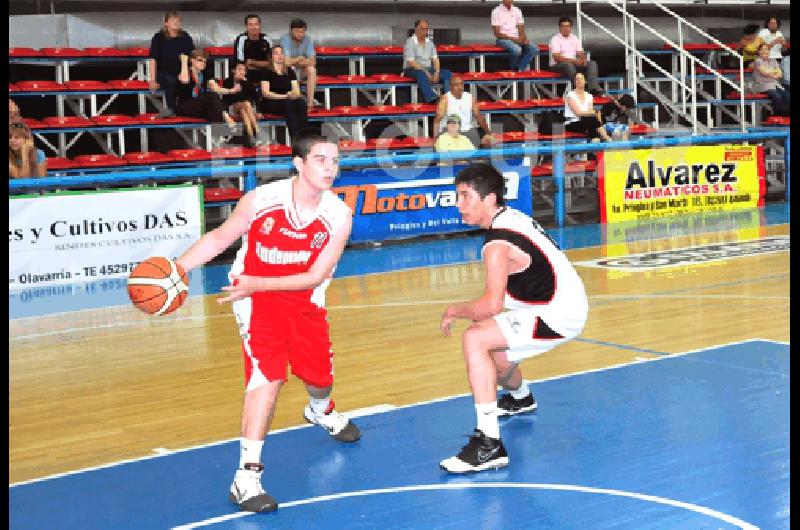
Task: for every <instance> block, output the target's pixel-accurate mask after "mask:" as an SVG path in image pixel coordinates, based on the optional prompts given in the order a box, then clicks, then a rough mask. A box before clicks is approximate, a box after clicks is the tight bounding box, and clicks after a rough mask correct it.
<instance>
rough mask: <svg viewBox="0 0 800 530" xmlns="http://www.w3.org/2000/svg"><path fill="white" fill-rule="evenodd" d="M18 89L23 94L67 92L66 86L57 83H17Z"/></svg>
mask: <svg viewBox="0 0 800 530" xmlns="http://www.w3.org/2000/svg"><path fill="white" fill-rule="evenodd" d="M17 89H19V90H21V91H23V92H55V91H60V90H66V89H65V87H64V85H62V84H61V83H56V82H55V81H17Z"/></svg>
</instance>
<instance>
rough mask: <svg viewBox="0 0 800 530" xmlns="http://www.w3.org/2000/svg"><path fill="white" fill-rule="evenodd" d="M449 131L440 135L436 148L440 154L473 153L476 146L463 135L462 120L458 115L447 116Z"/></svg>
mask: <svg viewBox="0 0 800 530" xmlns="http://www.w3.org/2000/svg"><path fill="white" fill-rule="evenodd" d="M446 121H447V129H445V131H444V132H443V133H442V134H440V135H439V138H437V139H436V143H434V145H433V146H434V148H436V150H437V151H438V152H440V153H442V152H445V151H472V150H474V149H475V145H474V144H473V143H472V142H471V141H470V139H469V138H467V137H466V136H464V135H463V134H461V118H460V117H459V116H458V114H450V115H449V116H447V120H446Z"/></svg>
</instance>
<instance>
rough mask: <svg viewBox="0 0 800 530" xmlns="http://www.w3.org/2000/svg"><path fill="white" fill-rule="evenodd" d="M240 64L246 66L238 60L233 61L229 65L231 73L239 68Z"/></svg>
mask: <svg viewBox="0 0 800 530" xmlns="http://www.w3.org/2000/svg"><path fill="white" fill-rule="evenodd" d="M240 64H241V65H244V66H247V63H246V62H244V61H240V60H239V59H234V60H233V62H232V63H231V72H233V71H234V70H236V67H237V66H239V65H240Z"/></svg>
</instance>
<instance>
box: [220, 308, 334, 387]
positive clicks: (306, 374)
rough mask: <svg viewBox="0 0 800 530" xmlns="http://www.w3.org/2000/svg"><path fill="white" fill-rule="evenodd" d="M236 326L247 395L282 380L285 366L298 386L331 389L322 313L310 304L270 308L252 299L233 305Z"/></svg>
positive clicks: (330, 364)
mask: <svg viewBox="0 0 800 530" xmlns="http://www.w3.org/2000/svg"><path fill="white" fill-rule="evenodd" d="M233 313H234V315H235V316H236V322H237V323H238V324H239V334H240V335H241V337H242V354H243V356H244V376H245V386H246V388H247V390H252V389H254V388H258V387H259V386H261V385H263V384H265V383H266V382H267V381H278V380H281V381H286V378H287V376H286V367H287V365H288V366H291V370H292V373H293V374H294V375H295V376H297V377H298V378H300V379H301V380H302V381H303V382H305V383H307V384H309V385H312V386H315V387H319V388H325V387H328V386H330V385H332V384H333V351H332V350H331V341H330V336H329V334H328V319H327V316H328V314H327V312H326V311H325V309H323V308H320V307H317V306H315V305H313V304H310V303H308V304H302V305H298V304H291V305H290V304H285V303H281V304H271V303H270V302H269V300H263V299H257V300H255V301H253V299H252V297H250V298H245V299H243V300H238V301H236V302H234V303H233Z"/></svg>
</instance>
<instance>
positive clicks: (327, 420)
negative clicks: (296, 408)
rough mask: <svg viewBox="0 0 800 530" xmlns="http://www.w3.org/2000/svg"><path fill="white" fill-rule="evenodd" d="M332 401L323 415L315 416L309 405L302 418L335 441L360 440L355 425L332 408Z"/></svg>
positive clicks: (359, 432) (359, 434)
mask: <svg viewBox="0 0 800 530" xmlns="http://www.w3.org/2000/svg"><path fill="white" fill-rule="evenodd" d="M333 407H334V404H333V400H331V402H330V405H328V410H326V411H325V413H323V414H317V413H316V412H314V411H313V410H311V407H310V406H309V405H306V408H305V409H304V410H303V417H304V418H305V420H306V421H307V422H308V423H312V424H314V425H319V426H320V427H322V428H323V429H325V430H326V431H328V434H330V435H331V438H333V439H334V440H336V441H339V442H347V443H350V442H355V441H357V440H358V439H359V438H361V431H359V430H358V427H356V424H355V423H353V422H352V421H350V420H348V419H347V418H346V417H345V416H344V415H343V414H341V413H340V412H337V411H336V410H335V409H334V408H333Z"/></svg>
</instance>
